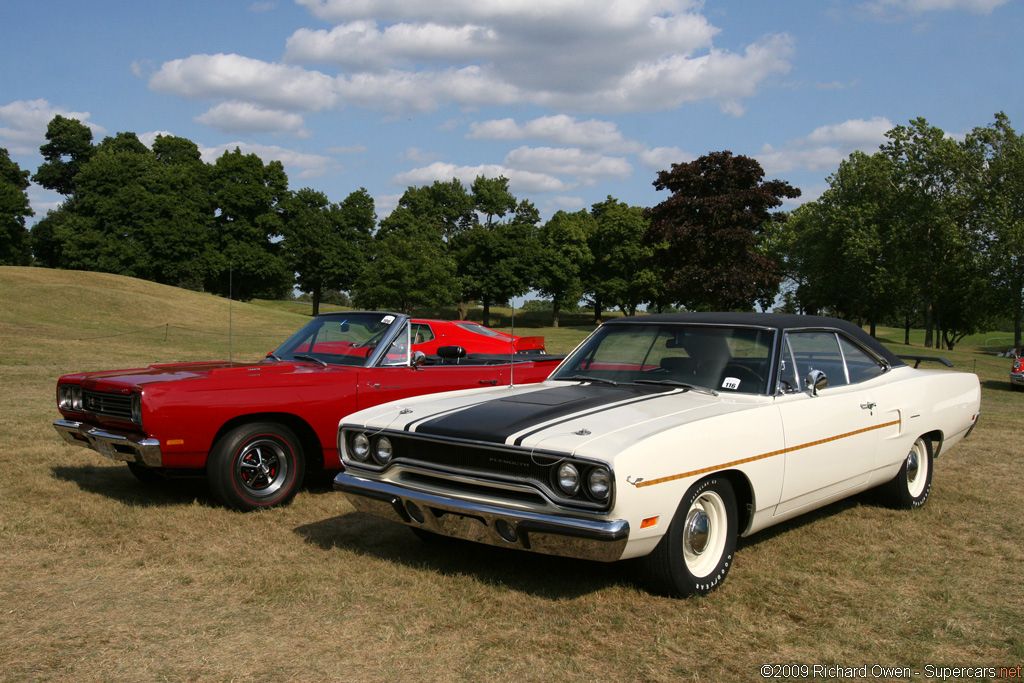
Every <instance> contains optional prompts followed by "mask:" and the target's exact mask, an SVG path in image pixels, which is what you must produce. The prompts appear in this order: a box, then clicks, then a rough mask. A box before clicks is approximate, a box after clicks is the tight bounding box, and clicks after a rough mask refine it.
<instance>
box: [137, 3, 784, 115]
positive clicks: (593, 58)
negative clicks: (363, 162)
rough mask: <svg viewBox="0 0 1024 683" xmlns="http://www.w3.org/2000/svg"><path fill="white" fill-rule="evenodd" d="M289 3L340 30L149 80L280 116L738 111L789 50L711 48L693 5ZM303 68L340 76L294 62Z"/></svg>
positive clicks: (296, 35) (172, 65) (175, 66)
mask: <svg viewBox="0 0 1024 683" xmlns="http://www.w3.org/2000/svg"><path fill="white" fill-rule="evenodd" d="M297 2H299V4H302V5H305V6H306V7H307V8H308V9H309V10H310V12H312V13H313V14H314V15H315V16H317V17H319V18H321V19H324V20H326V21H334V22H338V25H336V26H334V27H333V28H331V29H310V28H302V29H299V30H296V31H295V32H293V33H292V35H291V36H290V37H289V38H288V41H287V45H286V48H285V61H286V62H288V63H289V64H290V65H285V64H273V63H268V62H264V61H261V60H257V59H251V58H248V57H244V56H241V55H234V54H218V55H194V56H191V57H187V58H184V59H178V60H173V61H170V62H166V63H164V64H163V65H162V66H161V67H160V68H159V69H158V70H157V71H156V73H154V74H153V75H152V77H151V78H150V81H149V83H150V87H151V88H152V89H154V90H157V91H160V92H166V93H172V94H175V95H179V96H181V97H185V98H195V99H198V98H207V99H214V100H220V101H238V102H250V103H253V104H257V105H259V106H260V107H263V108H265V109H284V110H289V111H300V110H313V111H316V110H321V109H328V108H332V107H338V106H341V105H343V104H350V105H354V106H358V107H363V108H367V109H370V110H373V111H379V112H385V113H390V114H393V115H397V114H402V113H406V112H429V111H434V110H436V109H438V108H441V107H444V106H448V105H455V106H458V107H463V108H476V107H484V106H499V105H508V104H530V105H537V106H545V107H553V108H558V109H563V110H567V111H602V112H631V111H649V110H662V109H670V108H675V107H678V106H680V105H682V104H684V103H687V102H696V101H700V100H706V99H710V100H713V101H717V103H718V105H719V107H720V108H721V109H722V111H725V112H727V113H730V114H732V115H734V116H739V115H741V114H742V113H743V105H742V100H744V99H746V98H748V97H751V96H753V95H754V94H756V91H757V89H758V87H759V86H761V85H762V84H763V83H765V82H766V81H769V80H770V79H772V78H774V77H777V76H779V75H781V74H785V73H787V72H788V71H789V70H790V68H791V64H790V61H791V59H792V56H793V53H794V45H793V41H792V39H791V38H790V37H789V36H788V35H786V34H777V35H769V36H767V37H765V38H763V39H761V40H760V41H758V42H755V43H752V44H750V45H748V46H747V47H746V48H745V49H744V50H742V51H741V52H731V51H728V50H722V49H717V48H715V47H714V44H713V39H714V37H715V35H716V34H717V33H718V32H719V29H717V28H716V27H714V26H713V25H711V23H710V22H709V21H708V20H707V19H706V18H705V17H704V16H702V15H701V14H700V13H699V12H700V9H701V7H702V3H700V2H696V1H691V0H451V1H448V2H441V3H438V2H435V1H433V0H430V1H427V0H344V1H340V0H339V1H335V0H297ZM310 63H316V64H323V65H329V66H331V67H333V68H335V69H337V70H338V72H337V73H336V74H335V75H334V76H331V75H328V74H327V73H325V72H321V71H315V70H308V69H306V68H304V67H302V66H299V64H310ZM140 73H141V71H140Z"/></svg>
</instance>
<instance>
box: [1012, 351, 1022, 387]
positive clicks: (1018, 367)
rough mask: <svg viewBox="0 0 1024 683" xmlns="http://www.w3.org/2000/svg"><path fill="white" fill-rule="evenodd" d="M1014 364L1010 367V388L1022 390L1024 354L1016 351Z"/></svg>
mask: <svg viewBox="0 0 1024 683" xmlns="http://www.w3.org/2000/svg"><path fill="white" fill-rule="evenodd" d="M1013 355H1014V358H1013V366H1012V367H1011V368H1010V390H1011V391H1020V390H1021V389H1022V388H1024V356H1021V355H1019V351H1015V352H1014V354H1013Z"/></svg>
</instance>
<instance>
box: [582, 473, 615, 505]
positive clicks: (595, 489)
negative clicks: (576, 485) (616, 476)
mask: <svg viewBox="0 0 1024 683" xmlns="http://www.w3.org/2000/svg"><path fill="white" fill-rule="evenodd" d="M587 489H588V490H589V491H590V495H592V496H593V497H594V498H597V499H598V500H607V499H608V493H609V492H610V491H611V490H612V478H611V473H610V472H609V471H608V470H606V469H605V468H603V467H595V468H594V469H592V470H590V475H589V476H587Z"/></svg>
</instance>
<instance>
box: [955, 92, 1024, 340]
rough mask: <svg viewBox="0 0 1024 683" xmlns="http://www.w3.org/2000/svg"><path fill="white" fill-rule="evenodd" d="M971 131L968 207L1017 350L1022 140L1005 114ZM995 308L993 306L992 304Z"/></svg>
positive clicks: (1023, 309) (1023, 212) (1022, 294)
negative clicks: (971, 171)
mask: <svg viewBox="0 0 1024 683" xmlns="http://www.w3.org/2000/svg"><path fill="white" fill-rule="evenodd" d="M995 119H996V120H995V122H994V123H993V124H992V125H990V126H987V127H985V128H975V129H974V131H973V132H971V134H969V135H968V136H967V139H966V141H965V143H964V144H965V146H966V148H967V149H968V152H969V153H970V154H972V155H973V156H974V158H975V159H976V164H977V168H978V170H979V172H978V174H977V175H976V176H975V182H974V188H973V191H972V194H973V199H974V202H973V206H974V212H975V215H976V221H977V225H978V229H979V230H980V232H981V239H982V241H983V244H984V246H983V249H982V251H983V252H984V253H985V254H986V255H987V256H988V259H989V261H988V267H987V268H986V270H987V271H988V272H989V273H990V274H991V276H990V282H991V284H992V286H993V288H994V289H995V292H994V294H996V296H997V297H998V300H1000V301H1003V302H1005V309H1004V310H1003V311H1001V312H1003V313H1005V311H1006V310H1008V311H1009V312H1010V316H1011V318H1012V320H1013V345H1014V347H1019V346H1021V336H1022V335H1021V326H1022V325H1021V321H1022V316H1024V136H1022V135H1018V134H1017V133H1016V131H1014V129H1013V127H1012V126H1011V125H1010V120H1009V118H1008V117H1007V116H1006V114H1005V113H1003V112H1000V113H998V114H996V117H995ZM996 305H997V306H998V304H996Z"/></svg>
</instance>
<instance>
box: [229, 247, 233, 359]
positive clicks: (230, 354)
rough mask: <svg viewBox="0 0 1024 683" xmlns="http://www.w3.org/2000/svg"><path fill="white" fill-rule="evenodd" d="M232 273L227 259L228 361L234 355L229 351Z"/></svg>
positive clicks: (230, 264)
mask: <svg viewBox="0 0 1024 683" xmlns="http://www.w3.org/2000/svg"><path fill="white" fill-rule="evenodd" d="M233 275H234V273H233V271H232V263H231V262H230V261H228V363H232V362H233V361H234V356H233V355H232V353H231V330H232V325H231V322H232V321H231V287H232V285H233V284H234V283H233V282H232V278H233Z"/></svg>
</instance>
